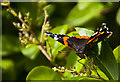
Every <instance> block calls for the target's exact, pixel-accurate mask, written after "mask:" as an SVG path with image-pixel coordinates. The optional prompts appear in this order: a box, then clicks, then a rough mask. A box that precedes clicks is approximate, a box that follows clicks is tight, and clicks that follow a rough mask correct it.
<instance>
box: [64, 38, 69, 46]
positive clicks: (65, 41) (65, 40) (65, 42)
mask: <svg viewBox="0 0 120 82" xmlns="http://www.w3.org/2000/svg"><path fill="white" fill-rule="evenodd" d="M67 39H69V37H67V36H65V37H63V41H64V45H66V46H67V47H69V46H68V42H67Z"/></svg>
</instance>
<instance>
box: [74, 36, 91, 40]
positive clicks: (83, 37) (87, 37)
mask: <svg viewBox="0 0 120 82" xmlns="http://www.w3.org/2000/svg"><path fill="white" fill-rule="evenodd" d="M73 37H75V38H78V39H89V38H90V37H89V36H73Z"/></svg>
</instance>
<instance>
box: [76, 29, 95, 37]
mask: <svg viewBox="0 0 120 82" xmlns="http://www.w3.org/2000/svg"><path fill="white" fill-rule="evenodd" d="M75 30H76V31H77V32H78V33H79V35H80V36H91V35H92V34H93V33H94V31H92V30H89V29H86V28H80V27H76V28H75Z"/></svg>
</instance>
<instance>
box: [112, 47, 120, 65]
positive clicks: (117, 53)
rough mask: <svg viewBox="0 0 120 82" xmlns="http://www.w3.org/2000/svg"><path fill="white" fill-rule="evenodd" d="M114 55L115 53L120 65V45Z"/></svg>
mask: <svg viewBox="0 0 120 82" xmlns="http://www.w3.org/2000/svg"><path fill="white" fill-rule="evenodd" d="M113 53H114V56H115V59H116V61H117V62H119V63H120V55H119V53H120V45H119V46H117V47H116V48H115V49H114V50H113Z"/></svg>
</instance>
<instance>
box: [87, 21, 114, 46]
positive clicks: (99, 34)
mask: <svg viewBox="0 0 120 82" xmlns="http://www.w3.org/2000/svg"><path fill="white" fill-rule="evenodd" d="M111 35H112V32H111V31H110V30H109V28H108V27H107V26H106V24H105V23H103V24H102V26H101V27H100V28H98V29H97V30H96V31H95V32H94V34H93V35H92V36H91V37H90V39H89V41H88V42H87V44H90V45H93V44H96V43H98V42H100V41H102V40H103V39H105V38H106V37H107V38H109V37H110V36H111Z"/></svg>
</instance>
